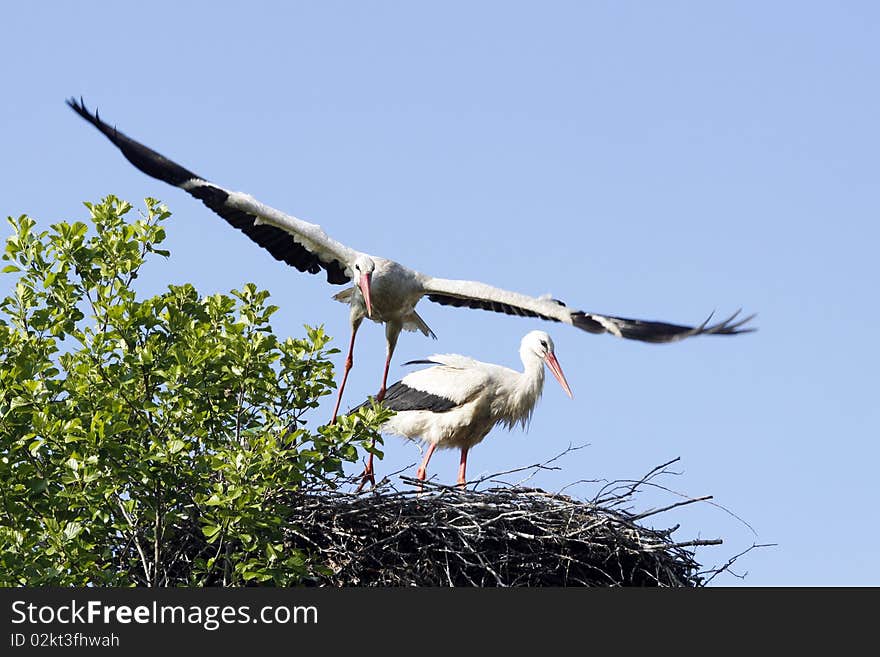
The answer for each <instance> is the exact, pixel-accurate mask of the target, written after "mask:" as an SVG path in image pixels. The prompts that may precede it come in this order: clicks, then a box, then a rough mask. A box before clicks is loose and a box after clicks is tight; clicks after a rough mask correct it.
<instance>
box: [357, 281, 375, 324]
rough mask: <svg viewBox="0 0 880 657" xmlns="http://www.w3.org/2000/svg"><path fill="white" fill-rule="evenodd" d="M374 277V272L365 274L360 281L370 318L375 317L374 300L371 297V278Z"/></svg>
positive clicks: (359, 284)
mask: <svg viewBox="0 0 880 657" xmlns="http://www.w3.org/2000/svg"><path fill="white" fill-rule="evenodd" d="M372 277H373V275H372V274H364V275H363V276H361V280H360V282H359V283H358V286H359V287H360V288H361V294H363V295H364V303H366V304H367V317H370V318H372V317H373V302H372V300H371V299H370V279H371V278H372Z"/></svg>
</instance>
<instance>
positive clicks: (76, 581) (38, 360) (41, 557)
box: [0, 196, 389, 586]
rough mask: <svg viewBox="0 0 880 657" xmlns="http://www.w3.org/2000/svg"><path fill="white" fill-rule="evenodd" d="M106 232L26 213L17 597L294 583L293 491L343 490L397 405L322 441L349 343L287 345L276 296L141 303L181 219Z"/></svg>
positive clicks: (17, 401) (1, 459) (3, 405)
mask: <svg viewBox="0 0 880 657" xmlns="http://www.w3.org/2000/svg"><path fill="white" fill-rule="evenodd" d="M86 206H87V207H88V209H89V211H90V214H91V217H90V221H91V224H92V225H93V227H94V231H93V232H92V233H91V234H90V231H89V227H88V225H87V224H85V223H82V222H76V223H72V224H70V223H57V224H55V225H53V226H52V227H51V230H49V231H43V232H37V231H36V224H35V222H34V221H33V220H32V219H30V218H29V217H26V216H22V217H19V218H18V219H12V218H10V219H9V223H10V225H11V226H12V229H13V234H12V236H11V237H9V238H8V239H7V242H6V251H5V254H4V256H3V259H4V260H7V261H9V262H10V263H11V264H9V265H7V266H6V267H5V268H4V269H3V271H4V272H5V273H7V274H12V275H13V276H15V277H16V279H17V280H16V281H15V283H14V288H13V290H12V292H11V294H10V295H9V296H7V297H6V298H4V299H2V300H0V585H5V586H15V585H24V584H27V585H85V584H94V585H114V586H126V585H150V586H164V585H180V584H189V585H227V586H235V585H243V584H248V583H266V584H276V585H288V584H294V583H297V582H300V581H303V579H305V578H308V577H309V575H310V573H314V572H318V571H319V570H320V568H321V564H320V563H317V562H315V561H314V558H313V557H311V556H310V555H309V554H306V553H302V552H299V551H296V550H293V549H290V548H289V547H288V546H286V545H285V544H284V541H283V534H282V529H283V528H284V527H285V525H286V516H287V511H288V510H289V505H290V504H291V503H292V502H291V501H290V500H291V499H292V498H291V496H290V494H289V493H290V492H291V491H294V490H301V489H303V488H304V487H311V488H314V487H316V486H318V487H334V486H336V485H337V483H338V481H339V477H340V475H341V474H342V468H343V463H345V462H352V461H355V460H356V458H357V453H358V452H357V448H358V446H362V447H364V448H366V447H367V445H368V443H369V441H370V440H371V439H373V438H374V437H378V434H377V427H378V426H379V425H380V424H381V422H382V421H384V420H385V419H387V417H388V416H389V413H388V412H387V411H385V410H382V409H380V408H378V407H375V406H374V407H373V408H371V409H362V410H360V411H358V412H357V413H356V414H353V415H351V416H348V417H341V418H340V420H339V422H338V423H337V424H336V425H334V426H319V427H317V429H316V430H313V431H310V430H309V429H307V428H306V424H307V420H306V415H307V413H308V411H309V410H310V409H314V408H315V407H317V405H318V402H319V399H320V397H322V396H323V395H326V394H329V393H330V392H331V390H332V388H333V387H335V384H334V382H333V367H332V364H331V363H330V361H329V360H328V357H329V356H330V355H331V354H333V353H335V352H336V350H335V349H329V348H328V347H327V345H328V342H329V339H330V338H329V337H328V336H327V335H326V334H325V333H324V331H323V329H321V328H309V327H306V330H307V335H306V337H305V338H301V339H293V338H287V339H284V340H282V339H279V338H278V337H276V336H275V335H274V334H273V333H272V330H271V327H270V325H269V318H270V317H271V315H272V313H273V312H274V311H275V310H276V307H274V306H271V305H267V299H268V296H269V294H268V292H265V291H260V290H257V288H256V286H254V285H253V284H247V285H245V286H244V287H243V288H242V289H241V290H238V291H233V292H232V293H231V295H232V296H226V295H222V294H214V295H211V296H206V297H200V296H199V294H198V293H197V292H196V290H195V289H194V288H193V286H191V285H179V286H178V285H171V286H169V287H168V291H167V292H164V293H163V294H159V295H157V296H154V297H151V298H147V299H143V300H138V298H137V297H136V295H135V292H134V291H133V289H132V285H131V284H132V281H133V280H134V279H135V278H136V277H137V275H138V272H139V271H140V269H141V266H142V265H143V264H144V262H145V261H146V260H147V259H149V258H150V257H152V256H154V255H161V256H167V255H168V253H167V251H163V250H161V249H159V248H157V247H158V245H159V244H161V242H162V241H163V239H164V237H165V231H164V228H163V222H164V221H165V220H166V219H167V218H168V217H169V216H170V214H169V212H168V210H167V209H166V208H165V207H164V206H160V205H159V204H158V202H157V201H155V200H153V199H147V200H146V210H145V212H144V213H143V214H142V215H141V216H140V217H138V218H137V219H136V220H133V221H131V220H128V218H127V215H129V213H130V211H131V206H130V205H129V204H128V203H125V202H123V201H120V200H118V199H116V198H115V197H112V196H110V197H107V198H106V199H105V200H103V201H102V202H101V203H99V204H94V205H92V204H86Z"/></svg>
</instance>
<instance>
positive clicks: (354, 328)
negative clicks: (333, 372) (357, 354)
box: [330, 322, 361, 424]
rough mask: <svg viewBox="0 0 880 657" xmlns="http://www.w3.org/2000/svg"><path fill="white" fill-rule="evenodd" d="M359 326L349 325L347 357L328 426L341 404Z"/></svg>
mask: <svg viewBox="0 0 880 657" xmlns="http://www.w3.org/2000/svg"><path fill="white" fill-rule="evenodd" d="M360 325H361V323H360V322H357V323H354V324H352V325H351V342H350V343H349V345H348V356H346V358H345V372H344V373H343V374H342V383H341V384H340V385H339V393H338V394H337V395H336V407H335V408H334V409H333V418H332V419H331V420H330V424H336V415H337V414H338V413H339V404H340V403H342V391H343V390H345V382H346V381H348V373H349V372H350V371H351V366H352V365H354V339H355V336H357V332H358V328H360Z"/></svg>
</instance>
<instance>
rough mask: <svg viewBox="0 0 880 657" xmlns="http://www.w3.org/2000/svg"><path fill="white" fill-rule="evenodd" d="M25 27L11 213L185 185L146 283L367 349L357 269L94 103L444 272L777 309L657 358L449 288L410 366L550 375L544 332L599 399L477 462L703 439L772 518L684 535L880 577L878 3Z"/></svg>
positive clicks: (50, 217)
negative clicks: (151, 167)
mask: <svg viewBox="0 0 880 657" xmlns="http://www.w3.org/2000/svg"><path fill="white" fill-rule="evenodd" d="M3 23H4V30H3V32H4V34H3V39H2V40H0V70H2V81H3V86H4V98H5V102H3V103H2V104H0V148H2V153H3V157H2V160H0V200H2V208H0V210H2V214H3V215H18V214H23V213H27V214H30V215H31V216H33V217H35V218H36V219H38V220H39V221H40V222H41V223H42V224H43V225H48V224H49V223H51V222H54V221H57V220H62V219H66V220H76V219H83V218H84V217H85V214H86V213H85V210H84V208H83V207H82V205H81V202H82V201H86V200H96V199H98V198H100V197H102V196H104V195H106V194H108V193H113V194H116V195H118V196H120V197H122V198H125V199H128V200H131V201H132V202H134V203H135V204H136V205H138V204H139V203H140V200H141V199H143V197H145V196H155V197H158V198H161V199H162V200H164V201H165V202H166V203H167V204H168V205H169V207H170V208H171V210H172V211H173V212H174V218H173V219H172V220H171V221H170V223H169V224H168V236H169V237H168V242H167V244H168V248H170V249H171V251H172V258H171V260H170V261H168V262H157V263H155V264H154V265H153V267H152V268H151V270H150V271H149V272H147V275H145V276H144V277H143V278H142V280H141V282H140V284H141V289H142V290H143V292H144V293H145V294H146V293H155V292H157V291H159V290H161V289H162V287H163V286H164V285H166V284H167V283H180V282H184V281H190V282H192V283H194V284H195V285H196V286H197V287H198V289H199V290H200V291H202V292H204V293H212V292H215V291H227V290H229V289H231V288H237V287H240V286H241V285H242V284H244V283H245V282H248V281H253V282H255V283H257V284H258V285H260V286H261V287H265V288H268V289H269V290H271V292H272V294H273V299H274V302H275V303H276V304H278V305H279V306H281V308H282V310H281V311H280V312H279V313H278V314H277V315H276V319H275V322H274V328H275V329H276V331H277V332H278V333H280V334H285V335H286V334H290V335H301V334H302V328H301V326H302V324H304V323H310V324H319V323H324V324H325V326H326V328H327V330H328V331H329V332H330V333H331V334H332V335H334V336H336V338H337V346H339V347H340V348H343V347H344V346H345V342H346V339H347V334H348V312H347V309H346V308H345V307H344V306H342V305H340V304H338V303H336V302H334V301H332V300H331V299H330V296H331V294H332V293H334V292H335V291H336V289H337V288H333V289H331V287H330V286H328V285H327V284H326V283H324V282H322V280H320V278H319V277H312V276H307V275H304V274H300V273H298V272H296V271H295V270H292V269H288V268H286V267H284V266H283V265H281V264H279V263H277V262H275V261H274V260H273V259H272V258H271V257H269V256H268V255H267V254H266V253H264V252H263V251H262V250H261V249H259V248H258V247H256V246H255V245H253V244H251V243H250V242H249V241H248V240H247V239H246V238H245V237H243V236H242V235H240V234H238V233H237V232H236V231H234V230H232V229H230V228H228V227H227V226H226V225H225V223H224V222H222V221H221V220H220V219H218V218H217V217H215V216H214V215H213V214H212V213H210V211H208V210H207V209H205V208H204V207H203V206H201V204H199V203H198V202H196V201H195V200H193V199H191V198H190V197H189V196H188V195H186V194H185V193H183V192H181V191H179V190H176V189H173V188H170V187H168V186H165V185H164V184H163V183H160V182H158V181H155V180H152V179H150V178H148V177H146V176H144V175H143V174H141V173H140V172H138V171H136V170H135V169H134V168H133V167H131V166H130V165H129V164H128V163H127V162H126V161H125V160H124V159H123V158H122V157H121V156H120V155H119V154H118V152H117V151H116V150H115V149H114V148H113V147H112V146H111V145H110V144H109V143H108V142H107V141H106V140H104V139H103V138H102V137H101V136H100V135H99V134H98V133H97V132H96V131H95V130H94V129H93V128H91V127H90V126H88V125H86V124H85V123H84V122H83V121H82V120H81V119H79V118H77V117H76V116H75V115H74V114H73V113H72V112H71V111H70V110H68V109H67V108H66V107H65V106H64V99H65V98H66V97H67V96H70V95H75V96H79V95H82V96H83V97H84V98H85V100H86V102H87V104H89V106H90V107H95V106H97V107H98V108H99V109H100V110H101V114H102V117H103V118H105V119H106V120H108V121H110V122H111V123H115V124H116V125H118V127H119V128H120V129H121V130H123V131H125V132H127V133H128V134H129V135H131V136H133V137H135V138H136V139H139V140H141V141H143V142H144V143H146V144H147V145H149V146H151V147H153V148H156V149H157V150H159V151H160V152H162V153H164V154H165V155H167V156H169V157H171V158H173V159H175V160H177V161H178V162H180V163H181V164H183V165H184V166H187V167H188V168H190V169H192V170H194V171H196V172H198V173H200V174H201V175H203V176H205V177H207V178H209V179H211V180H213V181H215V182H217V183H218V184H221V185H224V186H226V187H230V188H233V189H238V190H242V191H247V192H249V193H251V194H253V195H254V196H256V197H257V198H259V199H260V200H262V201H264V202H266V203H269V204H271V205H273V206H275V207H277V208H279V209H282V210H285V211H287V212H290V213H292V214H295V215H297V216H299V217H301V218H304V219H308V220H310V221H314V222H316V223H319V224H321V225H322V226H323V227H324V228H325V230H327V231H328V232H329V233H330V234H331V235H333V236H334V237H336V238H337V239H339V240H340V241H343V242H345V243H347V244H349V245H351V246H353V247H355V248H358V249H360V250H363V251H367V252H371V253H375V254H378V255H383V256H386V257H391V258H394V259H397V260H399V261H401V262H403V263H405V264H407V265H408V266H411V267H413V268H415V269H418V270H420V271H424V272H426V273H430V274H434V275H437V276H442V277H448V278H470V279H475V280H481V281H484V282H487V283H491V284H494V285H498V286H502V287H507V288H509V289H512V290H517V291H521V292H526V293H531V294H543V293H547V292H552V293H553V295H554V296H556V297H557V298H560V299H563V300H565V301H566V302H567V303H568V304H569V305H571V306H574V307H577V308H581V309H584V310H587V311H595V312H604V313H610V314H618V315H622V316H626V317H640V318H645V319H664V320H668V321H675V322H682V323H695V322H699V321H700V320H702V319H703V318H704V317H705V316H706V315H707V314H708V313H709V312H710V311H712V310H713V309H716V310H717V311H718V313H719V314H724V313H728V312H732V311H734V310H736V309H737V308H738V307H740V306H742V307H743V308H744V309H745V310H746V311H748V312H757V313H759V317H758V320H757V322H756V323H757V325H758V326H759V327H760V331H759V332H758V333H755V334H752V335H747V336H740V337H735V338H719V337H706V338H699V339H694V340H690V341H685V342H681V343H677V344H672V345H659V346H658V345H645V344H638V343H630V342H626V341H622V340H617V339H614V338H612V337H609V336H593V335H588V334H585V333H582V332H580V331H577V330H575V329H573V328H571V327H565V326H558V325H550V324H546V323H541V322H538V321H529V320H524V319H521V318H510V317H505V316H500V315H495V314H492V313H485V312H480V311H469V310H458V309H451V308H444V307H441V306H437V305H436V304H431V303H428V302H424V303H423V304H421V305H420V306H419V311H420V313H421V314H422V316H423V317H424V319H425V320H426V322H427V323H428V324H429V325H430V326H431V327H432V328H433V329H434V331H435V332H436V334H437V335H438V337H439V340H438V341H437V342H436V343H435V342H433V341H431V340H428V339H426V338H424V337H422V336H420V335H412V334H405V335H404V336H402V337H401V341H400V344H399V346H398V350H397V354H396V356H395V363H394V364H393V365H392V377H394V378H395V379H396V378H399V377H400V376H403V374H405V372H406V369H405V368H403V367H401V366H400V364H401V363H403V362H405V361H406V360H411V359H413V358H419V357H422V356H425V355H427V354H430V353H436V352H441V353H445V352H453V353H463V354H467V355H470V356H473V357H475V358H478V359H481V360H487V361H491V362H498V363H502V364H506V365H509V366H514V367H519V366H520V365H519V362H518V358H517V348H518V344H519V340H520V338H521V337H522V336H523V335H524V334H525V333H526V332H528V331H529V330H532V329H535V328H543V329H545V330H547V331H549V332H550V333H551V335H552V336H553V338H554V340H555V342H556V345H557V355H558V357H559V360H560V362H561V364H562V366H563V368H564V369H565V372H566V375H567V377H568V380H569V382H570V384H571V387H572V390H573V391H574V395H575V399H574V401H572V400H569V399H568V398H567V397H566V396H565V395H564V393H563V392H562V390H561V389H560V388H559V387H558V385H557V384H556V383H555V381H554V380H553V379H552V378H548V380H547V385H546V389H545V393H544V398H543V399H542V401H541V403H540V405H539V407H538V409H537V411H536V413H535V417H534V420H533V422H532V425H531V428H530V430H529V432H528V433H523V432H520V431H514V432H506V431H503V430H497V431H495V432H493V433H492V434H490V436H489V437H488V438H487V439H486V440H485V441H484V442H483V443H482V444H481V445H479V446H477V447H476V448H474V450H473V451H472V452H471V456H470V459H469V470H470V474H471V475H472V476H476V475H479V474H481V473H490V472H496V471H501V470H506V469H509V468H512V467H517V466H521V465H527V464H531V463H535V462H539V461H544V460H546V459H549V458H551V457H552V456H554V455H556V454H557V453H559V452H561V451H562V450H564V449H565V448H566V446H568V445H569V444H570V443H572V444H586V443H588V444H589V446H588V447H586V448H584V449H582V450H580V451H577V452H576V453H573V454H569V455H568V456H567V457H566V458H565V459H563V460H562V461H561V463H560V465H561V466H562V469H561V470H558V471H552V472H543V473H540V474H539V475H538V476H536V477H535V478H534V479H533V480H532V481H531V484H532V485H537V486H540V487H543V488H546V489H551V490H554V489H559V488H561V487H563V486H565V485H567V484H570V483H572V482H575V481H579V480H594V479H605V480H612V479H620V478H632V477H638V476H640V475H642V474H643V473H645V472H647V471H648V470H650V469H651V468H652V467H653V466H655V465H657V464H659V463H661V462H664V461H666V460H669V459H671V458H674V457H676V456H680V457H681V461H680V463H679V464H677V465H678V471H679V472H680V474H679V475H677V476H674V477H670V478H667V479H666V480H664V483H666V484H667V485H668V486H670V487H671V488H674V489H675V490H678V491H682V492H684V493H687V494H690V495H694V496H697V495H706V494H713V495H714V496H715V500H716V501H717V502H718V503H719V504H721V505H723V506H724V507H726V508H727V509H729V510H731V511H732V512H733V513H735V514H736V515H738V516H739V517H741V518H743V519H744V520H746V521H747V522H748V523H749V524H750V525H751V527H753V528H754V531H755V533H753V532H752V531H751V530H750V529H749V528H748V527H746V526H745V525H744V524H742V523H741V522H739V521H738V520H736V519H735V518H733V517H732V516H731V515H729V514H727V513H725V512H724V511H722V510H720V509H718V508H716V507H713V506H710V505H705V504H704V505H691V506H688V507H684V508H682V509H677V510H675V511H672V512H670V513H667V514H665V515H664V516H660V517H659V518H658V520H657V522H658V525H672V524H675V523H681V529H679V530H678V532H677V533H676V536H678V537H680V538H681V540H685V539H689V538H694V537H702V538H714V537H722V538H724V540H725V544H724V545H723V546H722V547H714V548H702V549H701V550H700V551H699V552H698V560H699V561H700V562H701V563H704V564H706V565H707V566H709V565H712V564H716V563H723V562H724V561H726V559H727V558H728V557H729V556H731V555H732V554H734V553H736V552H739V551H740V550H742V549H745V548H747V547H748V546H749V545H751V544H752V543H753V542H758V543H778V547H775V548H769V549H763V550H759V551H754V552H752V553H750V554H748V555H747V556H745V557H744V558H743V559H742V560H741V561H740V562H739V563H738V564H737V565H738V568H737V572H740V573H742V572H743V571H748V576H747V577H746V578H745V579H744V580H742V581H741V580H739V579H736V578H734V577H729V576H728V577H722V578H719V579H717V580H716V583H718V584H724V585H729V586H736V585H741V584H743V583H745V584H747V585H808V584H815V585H865V584H873V585H878V584H880V575H878V573H877V571H876V569H875V567H874V565H875V562H876V545H877V543H878V539H880V536H878V530H877V528H876V527H875V524H876V523H873V522H871V518H872V517H873V516H875V515H876V508H877V503H878V492H880V484H878V483H877V466H878V461H880V458H878V457H880V448H878V444H877V437H878V432H877V427H878V420H880V411H878V408H880V404H878V385H877V380H876V377H877V371H878V365H880V362H878V360H880V359H878V349H877V346H876V337H875V335H874V333H875V331H876V326H877V325H878V324H880V313H878V309H877V304H876V303H875V300H876V297H877V283H878V268H877V265H876V260H877V246H878V243H880V229H878V221H877V220H878V212H877V210H878V195H877V180H878V173H880V167H878V153H880V129H878V120H877V117H878V116H880V92H878V87H877V84H876V82H877V80H878V79H880V30H878V27H880V8H878V6H877V5H876V4H875V3H870V2H846V3H818V2H775V3H759V2H739V3H724V4H722V3H698V2H664V3H649V2H571V3H566V2H550V3H510V2H504V3H502V2H497V3H496V2H481V3H464V2H444V3H433V4H428V3H392V2H370V3H354V2H345V3H344V2H322V3H308V4H306V3H268V2H266V3H248V4H247V5H245V3H224V2H211V3H199V2H192V3H171V2H151V3H148V4H144V5H143V6H142V7H136V8H135V7H134V5H131V4H130V3H126V4H120V3H101V2H85V3H76V4H71V3H54V4H43V5H37V4H33V3H30V4H29V3H14V4H11V5H9V6H7V7H5V9H4V21H3ZM5 235H6V232H4V233H3V236H4V237H5ZM7 286H8V281H3V280H0V289H2V290H5V289H6V287H7ZM383 344H384V335H383V331H382V330H381V328H380V327H379V326H378V325H375V324H369V325H366V326H365V327H364V329H363V330H362V331H361V333H360V335H359V337H358V346H357V350H356V362H355V369H354V370H353V372H352V377H351V379H350V382H349V388H348V390H347V391H346V403H344V406H347V405H354V404H355V403H357V402H359V401H360V400H361V399H363V398H364V397H365V396H366V395H368V394H373V393H375V392H376V389H377V388H378V384H379V379H380V374H381V366H382V359H383ZM338 363H339V365H340V366H341V359H338ZM325 407H326V408H325ZM325 407H322V409H320V412H319V413H317V414H316V415H315V416H314V417H313V421H314V422H321V421H325V419H326V418H324V417H323V416H324V415H329V413H330V411H331V410H332V406H331V404H330V402H329V400H328V403H327V404H325ZM386 452H387V456H386V459H385V460H384V461H383V462H381V463H380V464H379V469H380V473H382V472H386V473H387V472H391V471H394V470H397V469H399V468H401V467H404V466H406V465H408V464H410V463H415V462H416V461H417V460H418V458H419V453H418V449H417V448H416V447H415V446H414V445H413V444H409V443H405V442H403V441H401V440H399V439H396V438H389V439H388V440H387V447H386ZM457 462H458V455H457V453H455V452H452V451H450V452H441V453H438V454H437V455H435V457H434V459H433V460H432V463H431V466H432V467H431V469H430V473H431V474H433V475H436V476H437V477H438V478H439V480H440V481H445V482H453V481H454V480H455V475H456V465H457ZM414 471H415V467H413V468H411V471H410V474H412V473H414ZM594 491H595V484H581V485H578V486H575V487H574V488H572V489H570V490H569V492H572V493H574V494H578V495H581V496H590V495H591V494H592V492H594ZM672 501H675V500H674V499H672V498H670V497H669V496H668V495H667V496H664V495H661V494H660V493H656V494H655V493H653V492H649V493H647V494H646V495H644V496H643V497H642V498H641V499H640V501H639V503H638V505H639V508H644V507H649V506H654V505H660V504H663V503H670V502H672Z"/></svg>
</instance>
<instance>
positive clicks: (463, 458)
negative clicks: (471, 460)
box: [458, 447, 468, 488]
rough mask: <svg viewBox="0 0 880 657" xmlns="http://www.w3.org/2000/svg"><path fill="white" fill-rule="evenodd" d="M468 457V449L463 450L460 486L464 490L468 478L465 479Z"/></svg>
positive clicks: (459, 470) (459, 465)
mask: <svg viewBox="0 0 880 657" xmlns="http://www.w3.org/2000/svg"><path fill="white" fill-rule="evenodd" d="M467 455H468V448H467V447H462V448H461V460H460V461H459V462H458V485H459V486H461V487H462V488H464V485H465V483H466V482H467V478H466V477H465V470H467Z"/></svg>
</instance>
